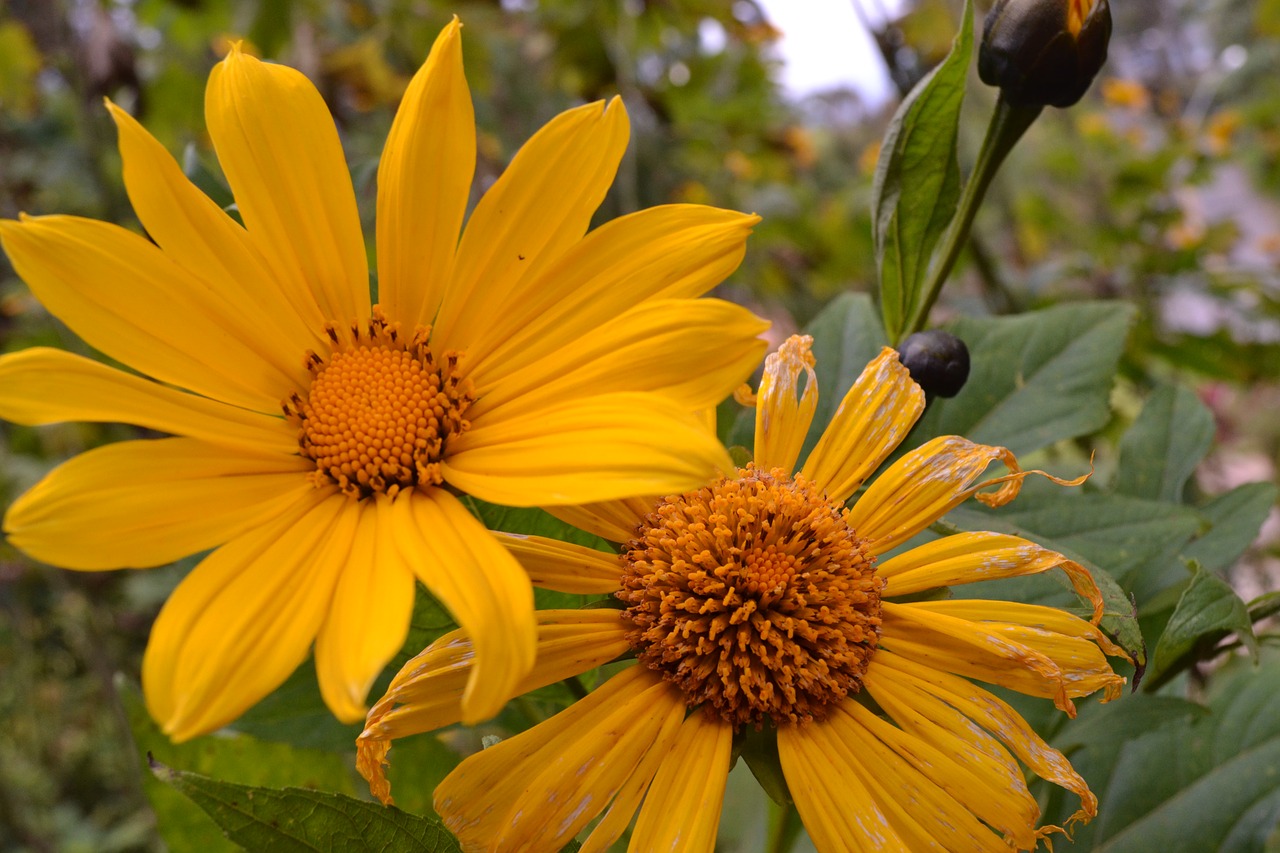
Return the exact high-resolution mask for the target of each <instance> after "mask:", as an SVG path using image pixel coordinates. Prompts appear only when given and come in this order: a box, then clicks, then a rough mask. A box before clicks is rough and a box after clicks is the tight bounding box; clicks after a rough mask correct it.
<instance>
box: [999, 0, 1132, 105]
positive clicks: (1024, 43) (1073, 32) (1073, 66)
mask: <svg viewBox="0 0 1280 853" xmlns="http://www.w3.org/2000/svg"><path fill="white" fill-rule="evenodd" d="M1110 39H1111V7H1110V6H1109V5H1108V4H1107V0H996V4H995V5H994V6H992V7H991V11H990V12H988V13H987V19H986V21H985V23H983V25H982V47H981V48H980V49H979V51H978V76H979V77H981V78H982V82H983V83H986V84H987V85H988V86H999V87H1000V90H1001V91H1002V92H1003V94H1004V98H1005V100H1006V101H1008V103H1009V104H1010V105H1011V106H1015V107H1043V106H1046V105H1052V106H1055V107H1069V106H1071V105H1072V104H1074V103H1075V102H1076V101H1078V100H1080V99H1081V98H1082V97H1084V93H1085V91H1087V90H1088V88H1089V84H1090V83H1092V82H1093V78H1094V76H1095V75H1096V74H1097V73H1098V69H1100V68H1101V67H1102V63H1104V62H1106V61H1107V42H1108V41H1109V40H1110Z"/></svg>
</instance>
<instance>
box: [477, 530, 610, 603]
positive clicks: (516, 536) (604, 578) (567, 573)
mask: <svg viewBox="0 0 1280 853" xmlns="http://www.w3.org/2000/svg"><path fill="white" fill-rule="evenodd" d="M496 535H497V537H498V541H499V542H501V543H502V544H503V546H504V547H506V549H507V550H508V551H510V552H511V553H512V555H513V556H514V557H515V558H516V559H517V560H519V561H520V565H521V566H523V567H524V570H525V571H526V572H528V573H529V580H530V581H532V582H533V585H534V586H540V587H542V588H544V589H554V590H556V591H557V592H572V593H578V594H581V595H599V594H602V593H610V592H615V591H617V589H618V588H619V583H620V579H621V576H622V564H621V563H619V562H618V555H617V554H609V553H606V552H604V551H597V550H596V549H595V548H587V547H585V546H583V545H574V544H573V543H571V542H562V541H560V540H559V539H548V538H546V537H545V536H526V535H524V534H521V533H497V534H496Z"/></svg>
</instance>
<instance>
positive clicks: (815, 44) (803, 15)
mask: <svg viewBox="0 0 1280 853" xmlns="http://www.w3.org/2000/svg"><path fill="white" fill-rule="evenodd" d="M858 2H861V3H863V7H862V8H864V9H867V12H868V17H870V18H871V20H872V21H875V20H878V16H879V14H880V12H879V10H880V9H881V8H886V9H889V10H897V9H898V8H899V7H900V5H901V3H900V0H881V2H874V0H873V2H869V3H868V2H867V0H759V3H760V6H761V7H763V8H764V11H765V14H766V15H767V16H768V17H769V21H770V22H771V23H772V24H773V25H774V26H775V27H777V28H778V29H779V30H781V31H782V34H783V37H782V39H781V41H780V42H779V45H778V47H779V50H780V51H781V53H782V58H783V60H784V62H785V65H784V68H783V74H782V83H783V85H784V86H785V87H786V89H787V91H788V92H791V93H793V94H795V95H805V94H808V93H810V92H814V91H817V90H821V89H828V88H831V87H833V86H838V85H842V84H845V85H851V86H853V87H854V88H855V89H857V90H858V91H859V92H861V93H862V95H863V97H864V98H866V99H867V100H868V101H869V102H871V103H878V102H880V101H883V100H884V99H885V98H887V97H888V96H889V93H890V91H891V90H892V83H890V81H889V77H888V75H887V74H886V73H885V70H884V62H883V61H882V60H881V59H880V53H879V51H878V50H877V49H876V46H875V42H874V41H872V39H871V36H870V34H869V33H867V31H866V30H865V29H864V28H863V26H862V22H861V21H859V20H858V15H857V13H855V12H854V7H853V4H854V3H858Z"/></svg>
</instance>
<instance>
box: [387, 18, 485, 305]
mask: <svg viewBox="0 0 1280 853" xmlns="http://www.w3.org/2000/svg"><path fill="white" fill-rule="evenodd" d="M461 29H462V24H460V23H459V22H458V19H457V18H454V19H453V22H452V23H450V24H449V25H448V26H446V27H445V28H444V29H443V30H442V31H441V32H440V35H439V36H437V37H436V42H435V44H434V45H433V46H432V48H431V54H430V56H428V57H427V61H426V62H425V63H424V64H423V66H422V67H421V68H420V69H418V73H417V74H415V75H414V77H413V80H412V81H411V82H410V83H409V88H408V90H407V91H406V92H405V93H404V100H402V101H401V102H400V109H399V110H397V111H396V118H395V122H394V123H392V125H391V133H390V135H388V136H387V143H386V146H385V147H384V148H383V149H382V160H381V161H380V162H379V163H378V229H377V238H378V301H379V302H380V303H381V304H382V307H383V309H385V310H386V312H387V315H388V316H389V317H393V318H395V319H398V320H400V321H402V322H403V323H404V324H405V325H406V326H407V327H409V328H412V327H413V326H414V325H417V324H430V323H431V321H432V319H433V318H434V317H435V313H436V309H437V308H438V307H439V305H440V299H441V298H442V296H443V294H444V286H445V283H446V282H447V281H448V280H449V271H450V269H451V268H452V266H453V254H454V250H455V249H456V248H457V245H458V233H459V231H460V230H461V228H462V217H463V214H464V213H465V212H466V209H467V199H468V197H469V195H470V192H471V177H472V175H473V173H474V172H475V167H476V130H475V112H474V110H473V109H472V106H471V92H470V91H469V90H468V89H467V78H466V76H465V75H464V74H463V72H462V40H461V38H460V35H461V33H460V31H461Z"/></svg>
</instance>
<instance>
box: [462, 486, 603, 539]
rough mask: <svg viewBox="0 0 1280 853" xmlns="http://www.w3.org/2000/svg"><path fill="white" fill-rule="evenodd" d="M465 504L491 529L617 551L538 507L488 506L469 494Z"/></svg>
mask: <svg viewBox="0 0 1280 853" xmlns="http://www.w3.org/2000/svg"><path fill="white" fill-rule="evenodd" d="M462 502H463V504H464V505H465V506H466V507H467V508H468V509H469V510H471V512H472V513H473V514H474V515H475V516H476V518H478V519H480V520H481V521H482V522H484V526H485V527H487V528H489V529H490V530H501V531H503V532H505V533H523V534H526V535H528V536H546V537H549V538H551V539H561V540H564V541H565V542H572V543H574V544H576V545H585V546H587V547H588V548H595V549H597V550H600V551H615V549H614V548H613V546H612V545H610V544H609V543H608V542H606V541H605V540H603V539H601V538H600V537H599V536H596V535H595V534H592V533H587V532H586V531H585V530H579V529H578V528H576V527H574V526H573V525H572V524H566V523H565V522H563V521H561V520H560V519H558V518H556V517H555V516H554V515H551V514H550V513H549V512H547V511H546V510H542V509H538V508H537V507H509V506H501V505H499V504H491V503H486V502H485V501H482V500H480V499H479V498H473V497H471V496H470V495H468V496H466V497H464V498H463V500H462Z"/></svg>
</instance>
